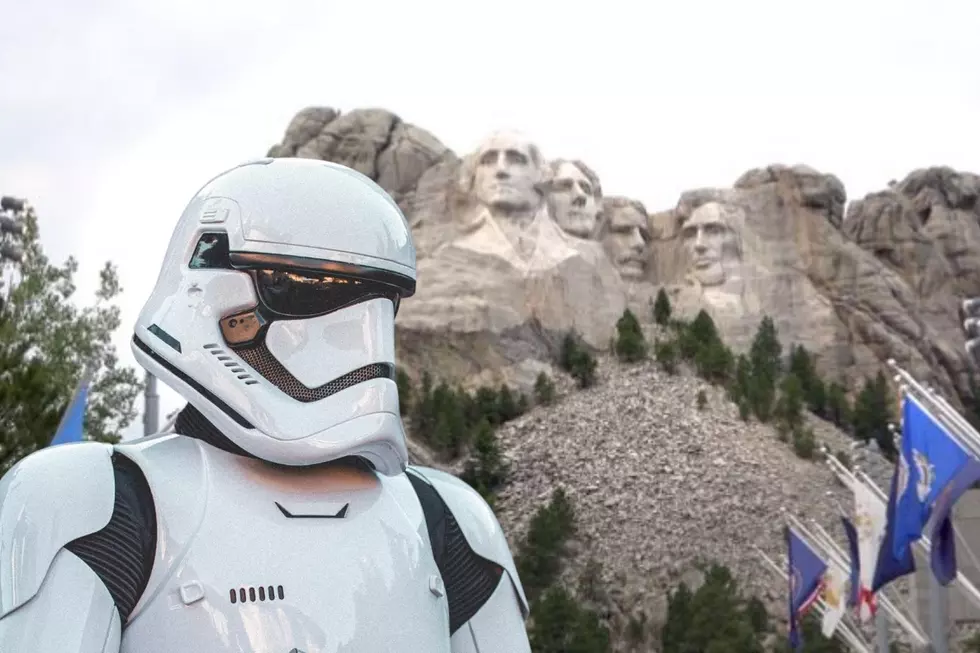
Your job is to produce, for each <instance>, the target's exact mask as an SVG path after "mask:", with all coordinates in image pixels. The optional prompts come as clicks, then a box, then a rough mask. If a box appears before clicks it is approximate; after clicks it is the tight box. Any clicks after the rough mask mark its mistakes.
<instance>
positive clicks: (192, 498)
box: [0, 159, 530, 653]
mask: <svg viewBox="0 0 980 653" xmlns="http://www.w3.org/2000/svg"><path fill="white" fill-rule="evenodd" d="M415 283H416V281H415V248H414V245H413V242H412V238H411V234H410V232H409V229H408V225H407V223H406V221H405V218H404V217H403V215H402V214H401V212H400V211H399V209H398V207H397V206H396V205H395V203H394V202H393V201H392V200H391V198H390V197H389V196H388V195H387V194H386V193H385V192H384V191H383V190H382V189H381V188H380V187H379V186H377V185H376V184H375V183H374V182H372V181H371V180H370V179H368V178H367V177H365V176H363V175H361V174H360V173H357V172H355V171H353V170H350V169H348V168H345V167H343V166H339V165H336V164H332V163H326V162H323V161H314V160H307V159H262V160H259V161H256V162H251V163H247V164H244V165H241V166H238V167H236V168H233V169H231V170H229V171H227V172H225V173H223V174H221V175H218V176H217V177H215V178H214V179H212V180H211V181H210V182H208V184H207V185H205V186H204V187H203V188H202V189H201V190H200V191H199V192H198V193H197V195H196V196H195V197H194V198H193V199H192V200H191V202H190V204H189V205H188V206H187V208H186V209H185V211H184V213H183V215H182V216H181V217H180V220H179V222H178V224H177V227H176V230H175V232H174V234H173V237H172V239H171V241H170V245H169V248H168V250H167V254H166V258H165V260H164V263H163V266H162V269H161V272H160V275H159V277H158V279H157V282H156V286H155V288H154V290H153V293H152V295H151V296H150V298H149V300H148V301H147V303H146V305H145V306H144V308H143V310H142V312H141V313H140V315H139V318H138V320H137V323H136V327H135V333H134V335H133V340H132V348H133V352H134V354H135V356H136V358H137V360H138V361H139V363H140V364H141V365H142V366H143V367H145V368H146V369H147V370H148V371H149V372H151V373H152V374H153V375H155V376H156V377H157V378H159V379H161V380H162V381H163V382H165V383H166V384H167V385H169V386H170V387H172V388H173V389H174V390H175V391H176V392H178V393H179V394H180V395H181V396H182V397H183V398H184V399H186V401H187V402H188V403H187V405H186V407H185V408H184V409H183V410H182V411H181V412H180V413H179V414H178V415H177V417H176V419H175V420H174V421H173V422H172V424H170V425H169V426H168V427H166V428H165V429H164V431H163V432H161V433H159V434H156V435H152V436H149V437H146V438H143V439H140V440H135V441H128V442H124V443H122V444H117V445H108V444H101V443H95V442H86V443H77V444H66V445H61V446H55V447H49V448H47V449H43V450H41V451H38V452H36V453H34V454H32V455H30V456H28V457H27V458H25V459H23V460H22V461H21V462H20V463H19V464H17V465H16V466H15V467H14V468H13V469H12V470H11V471H10V472H8V474H7V475H6V476H5V477H4V478H3V479H2V481H0V497H2V499H0V500H2V504H0V651H4V652H7V651H11V652H13V651H25V652H26V651H31V652H32V653H174V652H175V651H200V652H201V653H205V652H206V653H341V652H344V653H377V652H383V651H390V652H406V653H407V652H412V653H415V652H418V653H442V652H445V653H477V652H479V653H521V652H528V651H530V647H529V645H528V639H527V634H526V630H525V623H524V620H525V619H526V618H527V615H528V604H527V599H526V597H525V595H524V590H523V588H522V587H521V582H520V579H519V578H518V575H517V571H516V569H515V566H514V561H513V558H512V556H511V553H510V550H509V547H508V545H507V541H506V539H505V537H504V534H503V533H502V532H501V529H500V525H499V523H498V522H497V519H496V518H495V516H494V514H493V512H492V511H491V510H490V508H489V507H488V506H487V504H486V503H485V502H484V501H483V499H482V498H481V497H480V496H479V494H477V493H476V492H475V491H474V490H473V489H471V488H470V487H469V486H468V485H466V484H465V483H463V482H462V481H459V480H458V479H456V478H455V477H453V476H451V475H448V474H445V473H443V472H440V471H437V470H434V469H429V468H423V467H414V466H409V465H408V453H407V449H406V443H405V434H404V432H403V430H402V423H401V419H400V416H399V410H398V395H397V387H396V384H395V381H394V362H395V355H394V336H395V334H394V319H395V315H396V313H397V312H398V306H399V302H400V301H401V300H402V299H403V298H406V297H409V296H411V295H412V294H413V293H414V291H415Z"/></svg>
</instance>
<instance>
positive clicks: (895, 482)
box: [871, 463, 915, 592]
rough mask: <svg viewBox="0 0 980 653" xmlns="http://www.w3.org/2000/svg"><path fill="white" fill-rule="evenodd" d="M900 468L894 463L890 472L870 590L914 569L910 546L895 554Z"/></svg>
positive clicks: (878, 587)
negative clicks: (882, 525) (884, 517)
mask: <svg viewBox="0 0 980 653" xmlns="http://www.w3.org/2000/svg"><path fill="white" fill-rule="evenodd" d="M900 469H901V467H900V463H899V464H896V465H895V473H894V474H892V484H891V488H890V489H889V491H888V505H887V506H886V507H885V514H886V516H887V519H886V522H885V526H884V529H883V532H882V536H881V545H880V547H879V549H878V557H877V559H876V560H875V566H874V574H873V577H874V578H873V581H872V583H871V591H872V592H877V591H878V590H879V589H881V588H882V587H884V586H885V585H887V584H888V583H890V582H892V581H893V580H895V579H896V578H901V577H902V576H905V575H907V574H911V573H912V572H913V571H915V556H914V555H913V554H912V547H911V546H906V547H905V549H904V550H902V552H901V555H895V546H894V537H895V536H894V529H895V511H896V510H897V507H896V506H897V504H898V495H899V487H900V483H901V478H900Z"/></svg>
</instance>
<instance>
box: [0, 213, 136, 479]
mask: <svg viewBox="0 0 980 653" xmlns="http://www.w3.org/2000/svg"><path fill="white" fill-rule="evenodd" d="M18 220H20V221H22V227H23V233H22V235H21V237H20V242H19V245H20V248H21V250H22V257H21V259H20V262H19V263H17V264H16V265H15V274H14V275H13V276H12V278H11V279H9V280H8V284H7V286H6V287H5V288H4V284H2V283H0V288H2V289H3V290H4V291H5V292H6V296H5V297H3V298H2V301H0V304H2V312H3V314H4V316H5V317H4V318H3V319H4V321H5V324H6V327H4V328H2V329H0V352H2V353H0V358H5V359H6V361H7V362H6V364H7V365H8V366H7V367H0V372H2V374H0V376H3V377H4V378H3V379H0V385H6V387H5V388H4V389H3V390H2V392H3V393H4V397H3V399H2V400H0V401H4V402H7V403H6V405H4V406H2V407H0V411H2V413H3V414H2V415H0V454H2V455H0V461H2V463H0V473H2V472H4V471H6V469H7V468H9V467H10V466H11V465H13V464H15V463H16V462H17V461H18V460H19V459H20V458H22V457H23V456H26V455H28V454H30V453H32V452H33V451H35V450H37V449H39V448H42V447H44V446H47V445H48V444H49V443H50V441H51V439H52V438H53V437H54V435H55V433H54V430H55V429H56V428H57V424H58V422H60V415H61V412H62V411H63V410H64V408H66V407H67V406H68V403H69V402H70V400H71V396H72V394H73V392H74V390H75V388H76V387H77V386H78V383H79V381H80V380H81V377H82V374H83V372H84V371H85V370H86V369H88V370H90V371H91V372H92V379H91V384H90V385H89V393H88V398H87V401H86V410H85V424H84V431H85V432H84V437H85V438H86V439H88V440H96V441H100V442H116V441H118V440H119V437H120V435H121V432H122V430H123V429H124V428H125V427H126V426H128V425H129V424H130V423H131V422H132V421H133V418H134V417H135V416H136V411H137V409H136V398H137V396H138V395H139V393H140V390H141V389H142V385H143V384H142V382H141V381H140V379H139V378H137V376H136V372H135V370H134V369H132V368H130V367H128V366H125V365H122V364H121V363H120V361H119V355H118V352H117V351H116V347H115V344H114V338H115V334H116V332H117V331H118V328H119V326H120V323H121V321H120V309H119V306H118V305H116V302H117V300H118V298H119V295H120V294H121V293H122V286H121V285H120V282H119V276H118V274H117V271H116V268H115V267H114V266H113V265H112V264H111V263H108V262H107V263H106V264H105V265H104V266H103V267H102V269H101V270H100V271H99V278H98V282H97V284H96V290H95V300H94V302H92V303H87V302H85V301H84V300H82V299H81V298H79V297H78V295H77V294H76V278H75V276H76V272H77V271H78V262H77V261H76V260H75V258H74V257H69V258H68V260H67V261H65V263H64V264H62V265H60V266H55V265H53V264H52V263H51V261H50V260H49V259H48V257H47V255H46V254H45V253H44V249H43V248H42V247H41V236H40V226H39V222H38V217H37V215H36V213H35V212H34V210H33V208H31V207H30V206H29V205H26V204H25V206H24V207H23V210H18ZM11 402H13V403H11ZM51 411H56V412H57V414H58V416H59V419H58V420H57V421H55V422H54V426H53V427H52V422H51V421H50V419H49V417H50V412H51Z"/></svg>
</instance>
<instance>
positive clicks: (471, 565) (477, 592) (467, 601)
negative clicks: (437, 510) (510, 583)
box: [443, 513, 503, 634]
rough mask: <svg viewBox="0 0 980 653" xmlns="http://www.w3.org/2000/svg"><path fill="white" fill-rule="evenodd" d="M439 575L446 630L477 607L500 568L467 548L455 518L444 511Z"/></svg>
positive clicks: (459, 623) (453, 628) (493, 586)
mask: <svg viewBox="0 0 980 653" xmlns="http://www.w3.org/2000/svg"><path fill="white" fill-rule="evenodd" d="M445 556H446V557H445V561H444V569H445V571H444V572H443V575H444V577H445V583H446V599H447V603H448V604H449V632H450V634H452V633H455V632H456V630H457V629H458V628H459V627H460V626H462V625H463V624H464V623H466V622H467V621H469V620H470V618H471V617H472V616H473V615H475V614H476V613H477V611H479V609H480V608H481V607H483V604H485V603H486V602H487V601H488V600H489V599H490V596H491V595H492V594H493V592H494V590H495V589H496V588H497V585H498V584H499V582H500V577H501V575H502V572H503V569H502V568H501V567H500V565H497V564H495V563H493V562H491V561H489V560H487V559H485V558H482V557H480V556H479V555H477V554H476V553H475V552H474V551H473V549H471V548H470V546H469V544H468V543H467V541H466V537H465V536H464V535H463V531H462V529H461V528H460V527H459V524H458V523H457V522H456V518H455V517H454V516H453V515H452V514H451V513H450V514H447V515H446V548H445Z"/></svg>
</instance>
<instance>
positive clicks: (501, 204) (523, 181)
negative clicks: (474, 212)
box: [473, 134, 541, 210]
mask: <svg viewBox="0 0 980 653" xmlns="http://www.w3.org/2000/svg"><path fill="white" fill-rule="evenodd" d="M540 181H541V161H540V157H539V156H538V155H537V152H536V150H535V148H534V146H533V145H532V144H531V143H529V142H527V141H526V140H523V139H522V138H521V137H519V136H516V135H513V134H495V135H493V136H491V137H490V138H489V139H487V140H486V141H484V142H483V145H481V146H480V149H479V150H478V151H477V153H476V171H475V176H474V180H473V191H474V193H475V194H476V198H477V199H478V200H479V201H480V203H481V204H484V205H486V206H489V207H490V208H493V209H502V210H521V209H529V208H532V207H534V206H535V205H536V204H537V203H538V202H539V201H540V199H541V196H540V194H539V192H538V184H539V183H540Z"/></svg>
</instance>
